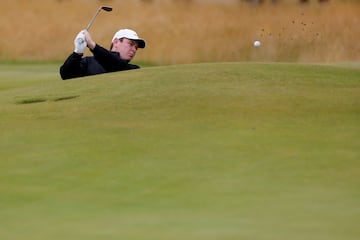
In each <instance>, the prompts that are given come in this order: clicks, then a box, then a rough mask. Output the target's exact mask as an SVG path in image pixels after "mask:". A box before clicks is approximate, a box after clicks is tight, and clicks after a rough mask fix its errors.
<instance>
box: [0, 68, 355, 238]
mask: <svg viewBox="0 0 360 240" xmlns="http://www.w3.org/2000/svg"><path fill="white" fill-rule="evenodd" d="M58 67H59V64H55V63H44V64H41V63H37V64H35V63H34V64H30V63H21V64H16V63H2V64H0V127H1V137H0V157H1V161H0V196H1V197H0V212H1V215H0V239H1V240H23V239H26V240H45V239H46V240H48V239H51V240H60V239H61V240H63V239H76V240H82V239H84V240H85V239H86V240H95V239H107V240H108V239H114V240H115V239H132V240H134V239H139V240H140V239H141V240H142V239H147V240H169V239H171V240H215V239H216V240H220V239H221V240H239V239H245V240H247V239H248V240H269V239H271V240H309V239H314V240H338V239H341V240H357V239H359V236H360V230H359V227H358V225H359V221H360V140H359V139H360V124H359V123H360V68H359V67H358V66H357V67H354V66H351V67H348V66H347V65H334V66H326V65H311V64H287V63H246V62H234V63H209V64H189V65H172V66H167V67H166V66H165V67H145V68H142V69H140V70H136V71H126V72H119V73H111V74H104V75H97V76H92V77H86V78H79V79H73V80H68V81H62V80H60V76H59V74H58Z"/></svg>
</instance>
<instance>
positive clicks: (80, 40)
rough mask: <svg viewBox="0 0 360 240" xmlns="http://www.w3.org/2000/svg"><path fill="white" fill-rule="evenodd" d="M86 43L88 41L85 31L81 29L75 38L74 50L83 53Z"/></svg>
mask: <svg viewBox="0 0 360 240" xmlns="http://www.w3.org/2000/svg"><path fill="white" fill-rule="evenodd" d="M86 45H87V43H86V39H85V34H84V31H80V32H79V34H78V35H77V36H76V37H75V40H74V46H75V50H74V52H75V53H77V54H81V55H82V54H83V53H84V51H85V48H86Z"/></svg>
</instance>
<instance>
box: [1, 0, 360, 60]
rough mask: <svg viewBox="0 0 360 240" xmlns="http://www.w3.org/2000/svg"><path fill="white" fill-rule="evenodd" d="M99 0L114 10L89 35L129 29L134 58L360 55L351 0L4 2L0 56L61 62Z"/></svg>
mask: <svg viewBox="0 0 360 240" xmlns="http://www.w3.org/2000/svg"><path fill="white" fill-rule="evenodd" d="M226 3H227V4H226ZM100 5H111V6H113V8H114V10H113V12H111V13H104V12H102V13H100V16H99V17H98V18H97V19H96V21H95V23H94V25H93V26H92V29H91V33H92V35H93V38H94V39H95V41H96V42H97V43H99V44H100V45H102V46H104V47H106V48H108V47H109V45H110V40H111V38H112V36H113V34H114V32H116V31H117V30H118V29H120V28H132V29H134V30H136V31H137V32H138V33H139V35H140V36H142V37H144V38H145V39H146V40H147V44H148V45H147V48H146V49H144V50H141V51H139V52H138V54H137V57H136V59H135V60H136V61H137V62H147V63H153V64H181V63H196V62H222V61H291V62H348V61H360V44H359V39H360V28H359V25H360V17H359V16H360V3H359V1H350V0H349V1H341V0H331V1H329V2H327V3H323V4H320V3H318V2H317V1H315V0H310V2H309V3H308V4H299V2H298V1H295V0H282V1H279V2H278V3H277V4H272V3H271V1H265V3H264V4H259V5H255V4H250V3H248V2H246V1H229V2H227V1H204V0H203V1H196V0H193V1H191V0H187V1H170V0H167V1H166V0H157V1H156V0H153V1H150V0H147V1H144V0H143V1H140V0H137V1H136V0H106V1H105V0H103V1H100V0H47V1H28V0H3V1H2V7H1V9H0V19H1V23H0V32H1V33H2V37H1V38H0V60H7V61H9V60H46V61H63V60H64V59H65V58H66V57H67V56H68V55H69V54H70V53H71V52H72V51H73V39H74V37H75V36H76V34H77V33H78V32H79V31H80V30H81V29H83V28H85V27H86V25H87V23H88V22H89V20H90V19H91V17H92V16H93V14H94V13H95V11H96V9H97V8H98V7H99V6H100ZM255 40H260V41H261V42H262V46H261V47H260V48H255V47H253V42H254V41H255Z"/></svg>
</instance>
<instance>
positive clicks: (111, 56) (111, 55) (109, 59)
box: [91, 45, 139, 72]
mask: <svg viewBox="0 0 360 240" xmlns="http://www.w3.org/2000/svg"><path fill="white" fill-rule="evenodd" d="M91 51H92V53H93V54H94V57H95V59H96V61H98V62H99V63H100V65H101V66H102V67H103V68H104V69H105V70H106V71H107V72H116V71H122V70H130V69H137V68H139V66H137V65H133V64H129V61H126V60H123V59H121V58H120V55H119V53H117V52H111V51H109V50H106V49H105V48H103V47H101V46H99V45H96V46H95V48H94V49H93V50H91Z"/></svg>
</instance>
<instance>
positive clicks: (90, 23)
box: [86, 7, 101, 31]
mask: <svg viewBox="0 0 360 240" xmlns="http://www.w3.org/2000/svg"><path fill="white" fill-rule="evenodd" d="M100 11H101V7H100V8H99V9H98V10H97V11H96V13H95V15H94V16H93V17H92V18H91V20H90V22H89V24H88V25H87V27H86V30H87V31H89V29H90V27H91V25H92V24H93V23H94V21H95V19H96V17H97V15H98V14H99V12H100Z"/></svg>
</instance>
